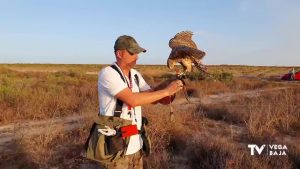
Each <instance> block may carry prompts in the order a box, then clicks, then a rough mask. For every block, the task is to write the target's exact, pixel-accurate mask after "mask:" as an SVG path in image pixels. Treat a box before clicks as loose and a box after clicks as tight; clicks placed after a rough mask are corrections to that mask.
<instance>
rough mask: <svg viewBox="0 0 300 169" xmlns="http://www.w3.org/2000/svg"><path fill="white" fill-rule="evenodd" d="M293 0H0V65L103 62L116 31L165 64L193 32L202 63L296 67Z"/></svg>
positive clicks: (299, 36) (297, 11) (299, 61)
mask: <svg viewBox="0 0 300 169" xmlns="http://www.w3.org/2000/svg"><path fill="white" fill-rule="evenodd" d="M299 18H300V1H299V0H226V1H221V0H205V1H204V0H185V1H175V0H151V1H150V0H126V1H125V0H114V1H113V0H110V1H109V0H0V63H55V64H57V63H59V64H60V63H62V64H110V63H113V62H114V61H115V56H114V52H113V46H114V42H115V40H116V39H117V37H118V36H121V35H130V36H133V37H134V38H135V39H136V40H137V42H138V43H139V44H140V46H142V47H144V48H145V49H147V52H146V53H142V54H140V55H139V60H138V64H166V61H167V58H168V56H169V54H170V51H171V49H170V48H169V46H168V42H169V40H170V39H171V38H172V37H173V36H174V35H175V34H176V33H178V32H180V31H185V30H189V31H192V32H194V35H193V40H194V41H195V43H196V44H197V46H198V48H200V49H201V50H203V51H205V52H206V53H207V55H206V56H205V57H204V59H203V62H204V63H205V64H208V65H219V64H229V65H258V66H263V65H265V66H300V50H299V48H300V19H299Z"/></svg>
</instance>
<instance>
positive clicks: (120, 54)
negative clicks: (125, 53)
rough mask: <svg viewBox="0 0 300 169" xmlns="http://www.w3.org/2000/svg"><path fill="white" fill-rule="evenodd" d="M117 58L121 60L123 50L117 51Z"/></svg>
mask: <svg viewBox="0 0 300 169" xmlns="http://www.w3.org/2000/svg"><path fill="white" fill-rule="evenodd" d="M115 53H116V57H117V58H119V59H121V58H122V51H121V50H117V51H116V52H115Z"/></svg>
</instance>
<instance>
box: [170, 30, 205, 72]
mask: <svg viewBox="0 0 300 169" xmlns="http://www.w3.org/2000/svg"><path fill="white" fill-rule="evenodd" d="M192 36H193V32H191V31H182V32H179V33H177V34H176V35H175V36H174V37H173V38H172V39H170V41H169V46H170V48H171V49H172V51H171V53H170V56H169V58H168V62H167V65H168V68H169V69H173V68H174V66H175V65H176V64H177V63H179V64H181V65H182V66H183V69H184V72H182V74H186V73H190V72H192V68H193V67H192V64H194V65H195V66H196V67H197V68H198V69H199V70H200V71H202V72H205V73H207V68H206V67H205V66H204V65H203V64H202V63H201V59H202V58H203V57H204V56H205V52H203V51H201V50H200V49H198V48H197V45H196V44H195V42H194V41H193V40H192Z"/></svg>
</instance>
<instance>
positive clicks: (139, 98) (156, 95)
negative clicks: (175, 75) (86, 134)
mask: <svg viewBox="0 0 300 169" xmlns="http://www.w3.org/2000/svg"><path fill="white" fill-rule="evenodd" d="M182 87H183V84H182V82H181V81H180V80H176V81H173V82H172V83H171V84H170V85H168V86H167V87H166V88H165V89H162V90H157V91H152V92H148V91H145V92H142V93H133V92H132V91H131V90H130V89H129V88H126V89H124V90H122V91H120V92H119V93H117V94H116V97H117V98H118V99H120V100H122V101H123V102H124V103H126V104H127V105H129V106H131V107H135V106H141V105H145V104H150V103H153V102H155V101H157V100H160V99H162V98H164V97H166V96H170V95H173V94H174V93H176V92H178V91H179V90H181V89H182Z"/></svg>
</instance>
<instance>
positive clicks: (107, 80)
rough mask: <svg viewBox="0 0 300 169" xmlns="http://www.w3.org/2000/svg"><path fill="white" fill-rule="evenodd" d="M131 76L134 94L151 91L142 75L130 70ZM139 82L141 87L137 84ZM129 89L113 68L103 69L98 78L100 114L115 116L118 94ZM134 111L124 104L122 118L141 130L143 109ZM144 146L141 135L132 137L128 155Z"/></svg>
mask: <svg viewBox="0 0 300 169" xmlns="http://www.w3.org/2000/svg"><path fill="white" fill-rule="evenodd" d="M115 65H116V67H117V68H118V69H119V70H120V72H122V71H121V69H120V68H119V67H118V65H117V64H116V63H115ZM130 75H131V79H132V89H131V90H132V92H134V93H135V92H140V91H146V90H149V89H151V88H150V86H149V85H148V84H147V83H146V81H145V80H144V78H143V77H142V76H141V74H140V73H139V72H138V71H137V70H135V69H131V70H130ZM135 75H137V76H138V80H137V79H136V78H135ZM122 76H123V77H124V78H125V79H126V81H127V82H128V84H129V82H130V81H129V78H128V77H126V76H124V74H123V73H122ZM137 81H138V82H139V86H138V84H137ZM126 88H128V85H127V83H126V82H124V81H123V80H122V78H121V76H120V74H119V73H118V72H117V71H116V70H114V69H113V68H112V67H110V66H108V67H105V68H103V69H102V70H101V71H100V73H99V77H98V97H99V113H100V114H101V115H104V116H113V115H114V110H115V108H116V103H117V99H116V97H115V96H116V94H118V93H119V92H121V91H122V90H124V89H126ZM132 109H133V111H130V112H129V111H128V106H127V105H126V103H123V107H122V113H121V116H120V117H121V118H123V119H127V120H132V124H136V125H137V127H138V129H139V130H140V129H141V124H142V109H141V106H136V107H133V108H132ZM142 146H143V142H142V139H141V136H140V135H133V136H130V140H129V144H128V147H127V151H126V155H129V154H133V153H136V152H137V151H139V150H140V149H141V148H142Z"/></svg>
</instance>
